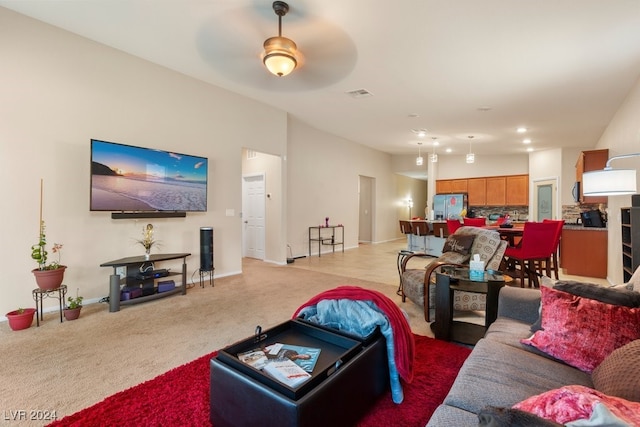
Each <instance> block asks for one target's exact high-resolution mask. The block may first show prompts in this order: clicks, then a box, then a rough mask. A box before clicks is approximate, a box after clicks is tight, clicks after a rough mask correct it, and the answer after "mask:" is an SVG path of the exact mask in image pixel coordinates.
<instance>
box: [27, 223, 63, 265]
mask: <svg viewBox="0 0 640 427" xmlns="http://www.w3.org/2000/svg"><path fill="white" fill-rule="evenodd" d="M51 252H53V253H54V254H55V253H57V254H58V260H57V261H53V262H52V263H51V264H48V265H47V258H48V256H49V252H47V236H46V234H45V225H44V221H40V235H39V238H38V243H36V244H35V245H32V246H31V258H33V259H34V260H35V261H36V262H37V263H38V270H55V269H57V268H60V267H61V265H60V259H61V255H62V244H60V243H54V244H53V248H51Z"/></svg>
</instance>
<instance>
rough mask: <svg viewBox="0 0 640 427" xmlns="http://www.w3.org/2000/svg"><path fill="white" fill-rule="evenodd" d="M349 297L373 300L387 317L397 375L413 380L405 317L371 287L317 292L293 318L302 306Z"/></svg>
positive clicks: (410, 342)
mask: <svg viewBox="0 0 640 427" xmlns="http://www.w3.org/2000/svg"><path fill="white" fill-rule="evenodd" d="M338 299H351V300H359V301H371V302H373V303H374V304H375V305H376V306H377V307H378V308H379V309H380V310H381V311H382V312H383V313H384V314H385V315H386V316H387V318H388V319H389V323H390V325H391V328H392V329H393V341H394V346H395V350H394V355H395V359H396V366H397V369H398V375H400V378H402V379H403V380H405V381H406V382H411V381H412V380H413V361H414V358H415V344H414V341H413V334H412V333H411V328H410V327H409V323H408V322H407V319H406V318H405V317H404V313H402V310H400V308H399V307H398V306H397V305H396V304H395V303H394V302H393V301H392V300H391V299H389V298H388V297H387V296H386V295H384V294H382V293H381V292H378V291H374V290H371V289H364V288H360V287H358V286H348V285H345V286H339V287H337V288H335V289H330V290H328V291H324V292H322V293H319V294H318V295H316V296H314V297H313V298H311V299H310V300H309V301H307V302H306V303H304V304H302V305H301V306H300V307H299V308H298V309H297V310H296V312H295V313H294V314H293V318H296V317H298V313H299V312H300V310H302V309H303V308H304V307H307V306H310V305H316V304H318V302H320V301H322V300H338Z"/></svg>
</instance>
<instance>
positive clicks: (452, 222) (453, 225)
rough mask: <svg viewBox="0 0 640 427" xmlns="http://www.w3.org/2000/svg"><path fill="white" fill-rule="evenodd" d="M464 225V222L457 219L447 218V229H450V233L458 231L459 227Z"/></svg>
mask: <svg viewBox="0 0 640 427" xmlns="http://www.w3.org/2000/svg"><path fill="white" fill-rule="evenodd" d="M460 227H462V223H461V222H460V220H457V219H448V220H447V230H448V231H449V235H451V234H453V233H455V232H456V230H457V229H458V228H460Z"/></svg>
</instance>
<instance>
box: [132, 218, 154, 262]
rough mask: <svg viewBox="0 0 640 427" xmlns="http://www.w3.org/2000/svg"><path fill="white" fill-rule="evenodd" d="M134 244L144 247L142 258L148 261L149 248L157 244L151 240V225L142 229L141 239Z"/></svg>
mask: <svg viewBox="0 0 640 427" xmlns="http://www.w3.org/2000/svg"><path fill="white" fill-rule="evenodd" d="M136 243H140V244H141V245H142V246H143V247H144V258H145V259H149V257H150V255H151V248H152V247H153V245H157V244H158V242H157V241H156V240H155V239H154V238H153V224H147V226H146V227H143V228H142V239H140V240H136Z"/></svg>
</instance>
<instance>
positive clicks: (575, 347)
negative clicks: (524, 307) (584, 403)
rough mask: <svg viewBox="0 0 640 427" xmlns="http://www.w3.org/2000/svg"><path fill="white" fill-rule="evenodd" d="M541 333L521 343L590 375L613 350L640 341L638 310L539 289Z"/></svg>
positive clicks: (549, 289) (639, 309)
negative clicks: (540, 293) (540, 297)
mask: <svg viewBox="0 0 640 427" xmlns="http://www.w3.org/2000/svg"><path fill="white" fill-rule="evenodd" d="M540 291H541V292H542V330H539V331H536V332H535V333H534V334H533V335H532V336H531V337H530V338H527V339H522V340H520V342H521V343H522V344H527V345H531V346H533V347H536V348H537V349H538V350H540V351H542V352H544V353H546V354H548V355H549V356H552V357H554V358H556V359H560V360H562V361H564V362H565V363H567V364H568V365H571V366H574V367H576V368H578V369H580V370H582V371H584V372H592V371H593V370H594V369H595V367H596V366H598V365H599V364H600V363H601V362H602V361H603V360H604V359H605V357H607V356H608V355H609V354H611V353H612V352H613V351H614V350H615V349H617V348H619V347H622V346H623V345H625V344H627V343H629V342H631V341H633V340H636V339H638V338H640V308H629V307H623V306H620V305H611V304H605V303H602V302H600V301H596V300H592V299H588V298H582V297H579V296H577V295H571V294H569V293H566V292H562V291H558V290H556V289H552V288H547V287H545V286H542V287H541V288H540Z"/></svg>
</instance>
